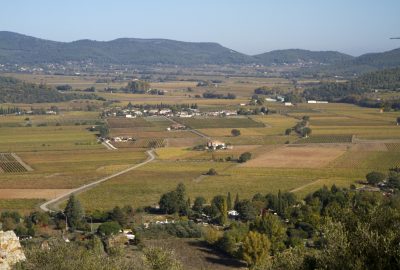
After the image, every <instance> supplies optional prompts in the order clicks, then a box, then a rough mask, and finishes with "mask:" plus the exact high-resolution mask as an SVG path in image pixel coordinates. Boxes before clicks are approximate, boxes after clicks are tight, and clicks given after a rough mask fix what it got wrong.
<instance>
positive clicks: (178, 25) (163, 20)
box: [0, 0, 400, 55]
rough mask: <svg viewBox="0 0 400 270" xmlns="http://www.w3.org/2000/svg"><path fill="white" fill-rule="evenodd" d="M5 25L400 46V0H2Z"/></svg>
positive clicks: (62, 36)
mask: <svg viewBox="0 0 400 270" xmlns="http://www.w3.org/2000/svg"><path fill="white" fill-rule="evenodd" d="M0 30H7V31H14V32H19V33H23V34H27V35H32V36H36V37H40V38H45V39H51V40H58V41H72V40H77V39H84V38H88V39H95V40H111V39H115V38H119V37H136V38H168V39H176V40H182V41H212V42H218V43H220V44H222V45H223V46H226V47H229V48H231V49H234V50H237V51H240V52H243V53H247V54H256V53H262V52H266V51H270V50H276V49H287V48H302V49H310V50H338V51H342V52H345V53H349V54H353V55H359V54H362V53H365V52H373V51H384V50H389V49H394V48H398V47H400V40H389V37H392V36H400V0H271V1H270V0H241V1H239V0H142V1H136V0H130V1H128V0H109V1H105V0H80V1H76V0H65V1H61V0H59V1H58V0H35V1H32V0H25V1H23V0H2V1H1V8H0Z"/></svg>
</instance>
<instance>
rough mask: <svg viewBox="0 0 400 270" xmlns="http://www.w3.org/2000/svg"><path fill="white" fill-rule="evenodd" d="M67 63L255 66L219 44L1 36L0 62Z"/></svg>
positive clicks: (11, 34) (127, 39)
mask: <svg viewBox="0 0 400 270" xmlns="http://www.w3.org/2000/svg"><path fill="white" fill-rule="evenodd" d="M66 61H93V62H96V63H100V64H108V63H112V64H158V63H161V64H176V65H196V64H243V63H252V62H254V59H253V58H252V57H251V56H248V55H245V54H241V53H238V52H236V51H233V50H230V49H228V48H225V47H223V46H221V45H219V44H217V43H205V42H201V43H195V42H182V41H174V40H166V39H134V38H121V39H116V40H112V41H106V42H102V41H92V40H78V41H74V42H55V41H49V40H43V39H38V38H34V37H29V36H25V35H21V34H16V33H12V32H4V31H3V32H0V62H3V63H4V62H5V63H25V64H33V63H62V62H66Z"/></svg>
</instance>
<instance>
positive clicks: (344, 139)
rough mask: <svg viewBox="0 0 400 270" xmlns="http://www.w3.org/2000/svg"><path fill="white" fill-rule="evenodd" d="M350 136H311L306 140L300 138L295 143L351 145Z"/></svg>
mask: <svg viewBox="0 0 400 270" xmlns="http://www.w3.org/2000/svg"><path fill="white" fill-rule="evenodd" d="M352 140H353V136H352V135H343V134H338V135H312V136H310V137H308V138H302V139H300V140H298V141H296V143H351V142H352Z"/></svg>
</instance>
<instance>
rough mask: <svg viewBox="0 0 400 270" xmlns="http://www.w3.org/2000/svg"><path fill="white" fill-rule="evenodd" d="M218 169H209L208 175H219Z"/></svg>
mask: <svg viewBox="0 0 400 270" xmlns="http://www.w3.org/2000/svg"><path fill="white" fill-rule="evenodd" d="M217 174H218V173H217V171H216V170H215V169H214V168H211V169H209V170H208V172H207V175H217Z"/></svg>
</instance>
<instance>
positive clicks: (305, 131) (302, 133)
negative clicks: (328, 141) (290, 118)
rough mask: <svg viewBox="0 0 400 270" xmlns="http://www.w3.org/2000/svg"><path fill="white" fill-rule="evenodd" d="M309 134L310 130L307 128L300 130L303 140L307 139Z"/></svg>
mask: <svg viewBox="0 0 400 270" xmlns="http://www.w3.org/2000/svg"><path fill="white" fill-rule="evenodd" d="M310 134H311V128H309V127H305V128H303V129H302V130H301V135H302V136H303V137H305V138H308V136H310Z"/></svg>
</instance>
